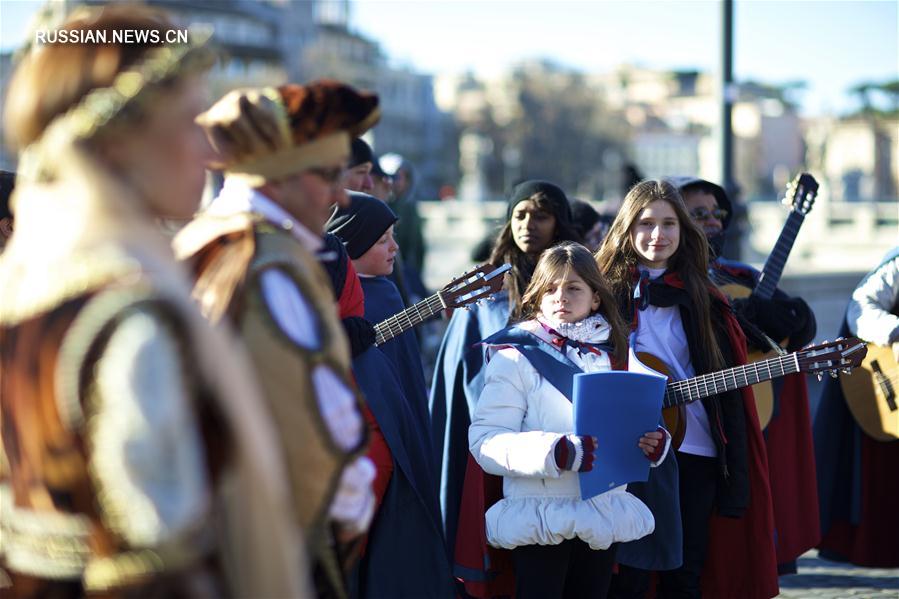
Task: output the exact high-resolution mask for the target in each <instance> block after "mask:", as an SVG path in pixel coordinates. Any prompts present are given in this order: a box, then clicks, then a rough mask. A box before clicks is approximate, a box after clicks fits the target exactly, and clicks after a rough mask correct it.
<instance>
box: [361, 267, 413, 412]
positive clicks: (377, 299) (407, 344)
mask: <svg viewBox="0 0 899 599" xmlns="http://www.w3.org/2000/svg"><path fill="white" fill-rule="evenodd" d="M360 280H361V282H362V292H363V293H364V294H365V319H366V320H368V321H369V322H371V323H373V324H378V323H379V322H381V321H383V320H385V319H387V318H390V317H391V316H393V315H394V314H397V313H399V312H402V311H403V310H405V309H406V306H404V305H403V298H402V297H401V296H400V292H399V290H398V289H397V287H396V285H394V284H393V281H391V280H390V279H388V278H387V277H360ZM378 349H380V350H381V351H382V352H383V353H384V355H385V356H387V358H388V359H389V360H390V361H391V363H393V366H394V368H396V371H397V374H399V377H400V384H401V385H402V387H403V392H404V393H405V396H406V399H407V400H408V402H409V404H410V406H411V408H412V411H413V412H414V413H415V416H416V417H417V418H420V420H421V422H427V421H428V387H427V385H426V384H425V374H424V370H423V368H422V363H421V348H420V347H419V345H418V338H417V337H416V336H415V331H414V330H411V329H410V330H408V331H406V332H404V333H402V334H400V335H397V336H396V337H394V338H393V339H391V340H390V341H388V342H387V343H384V344H383V345H379V346H378Z"/></svg>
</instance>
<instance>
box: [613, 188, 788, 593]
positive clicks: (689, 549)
mask: <svg viewBox="0 0 899 599" xmlns="http://www.w3.org/2000/svg"><path fill="white" fill-rule="evenodd" d="M596 260H597V263H598V264H599V267H600V269H601V270H602V271H603V273H604V274H605V276H606V277H607V278H608V280H609V283H610V285H611V287H612V291H613V293H614V294H615V296H616V300H617V302H618V306H619V309H620V310H621V314H622V316H623V317H624V318H625V319H627V320H628V321H629V322H630V325H631V330H632V331H633V334H634V342H633V343H632V345H633V348H634V350H635V351H636V352H644V353H650V354H653V355H655V356H656V357H658V358H659V359H660V360H661V361H662V362H665V363H666V364H667V365H668V367H669V369H670V371H671V372H670V376H671V378H673V379H676V380H679V379H686V378H690V377H693V376H695V375H698V374H704V373H708V372H713V371H716V370H720V369H723V368H727V367H730V366H734V365H738V364H744V363H745V360H746V340H745V337H744V336H743V334H742V331H741V329H740V327H739V325H738V324H737V322H736V319H735V318H734V316H733V313H732V310H731V307H730V305H729V304H728V302H727V299H726V298H725V297H724V296H723V295H722V294H721V293H720V292H719V291H718V289H717V288H716V287H715V285H714V284H713V283H712V282H711V280H710V279H709V275H708V270H707V268H708V244H707V242H706V239H705V235H704V234H703V232H702V230H700V229H699V227H698V226H697V225H696V224H695V223H694V222H693V221H692V219H691V218H690V216H689V214H688V213H687V209H686V207H685V205H684V201H683V199H682V198H681V196H680V193H679V192H678V190H677V188H675V187H674V186H673V185H671V184H670V183H668V182H666V181H643V182H641V183H638V184H637V185H635V186H634V187H633V188H632V189H631V190H630V191H629V192H628V194H627V196H626V197H625V199H624V203H623V205H622V207H621V210H620V211H619V213H618V216H617V217H616V218H615V221H614V222H613V223H612V227H611V229H610V230H609V234H608V235H607V237H606V239H605V241H604V242H603V245H602V246H601V247H600V249H599V252H598V253H597V256H596ZM685 412H686V413H685V421H686V433H685V435H684V438H683V441H682V443H681V444H680V447H679V449H678V451H676V452H675V457H676V460H666V461H665V462H664V463H663V464H662V466H660V467H659V468H656V469H654V470H653V471H652V472H651V473H650V476H649V480H648V481H647V482H646V483H642V484H635V485H630V486H629V490H630V491H631V492H633V493H634V494H635V495H637V496H638V497H640V498H641V499H642V500H643V501H644V502H645V503H646V504H647V505H648V506H649V508H650V509H651V510H652V511H653V515H654V516H655V519H656V529H655V532H654V533H653V534H651V535H649V536H647V537H644V538H642V539H640V540H638V541H634V542H632V543H625V544H624V545H622V546H621V547H620V549H619V552H618V561H619V564H620V566H619V573H618V575H617V576H616V577H615V579H614V581H613V583H612V591H611V594H610V596H612V597H644V596H645V594H646V592H647V590H648V587H649V582H650V573H649V571H650V570H657V571H659V572H658V575H659V576H658V585H657V588H656V594H657V596H659V597H699V596H701V595H706V596H708V597H750V598H751V597H766V598H767V597H772V596H774V595H776V594H777V564H776V560H775V557H774V538H773V533H774V520H773V514H772V507H771V491H770V487H769V483H768V476H767V472H768V468H767V455H766V453H765V446H764V441H763V439H762V434H761V431H760V429H759V422H758V415H757V414H756V409H755V402H754V400H753V397H752V392H751V390H750V389H749V388H745V389H743V390H742V391H732V392H728V393H722V394H719V395H716V396H712V397H711V398H708V399H705V400H703V401H702V402H695V403H692V404H689V405H687V406H686V410H685Z"/></svg>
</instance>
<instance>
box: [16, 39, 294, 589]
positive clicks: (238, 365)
mask: <svg viewBox="0 0 899 599" xmlns="http://www.w3.org/2000/svg"><path fill="white" fill-rule="evenodd" d="M147 54H148V57H147V59H146V60H145V61H143V62H140V63H137V64H136V66H134V67H133V68H132V69H129V70H127V71H123V72H122V73H120V74H119V75H118V76H117V77H116V78H115V80H114V82H113V84H112V85H111V86H110V87H106V88H96V89H94V90H92V91H91V92H90V93H89V94H88V95H87V96H86V97H85V98H83V99H82V101H81V102H80V103H79V104H77V105H76V106H75V107H73V108H72V109H71V110H69V112H67V113H66V114H65V115H61V116H59V117H57V118H56V119H54V121H53V122H52V123H51V124H50V125H49V126H48V127H47V128H46V129H45V131H44V136H43V137H42V138H41V139H40V140H38V141H37V142H35V143H33V144H32V145H31V146H29V148H28V149H27V151H26V152H24V153H23V156H22V170H21V171H20V179H19V185H18V186H17V188H16V191H15V195H14V196H13V200H12V201H13V206H14V212H15V216H16V234H15V235H14V236H13V237H12V239H11V241H10V243H9V245H8V246H7V247H6V249H5V251H4V253H3V255H2V256H0V289H2V290H3V293H2V294H0V418H2V421H0V425H2V441H3V445H4V449H5V453H6V455H7V458H8V462H9V470H8V472H7V473H6V474H5V475H4V476H5V477H6V481H7V482H8V483H9V490H10V493H8V494H7V495H6V496H5V497H0V501H4V504H3V508H4V509H2V510H0V528H2V543H3V553H4V554H5V555H4V556H3V559H4V564H3V565H4V567H5V568H6V569H7V570H8V572H9V574H10V576H11V578H12V583H13V584H12V590H11V592H12V596H34V595H36V594H41V593H49V594H50V595H52V596H82V595H83V594H85V593H87V594H90V593H97V592H102V593H105V594H110V595H122V594H129V593H130V594H136V595H140V596H153V595H156V596H172V594H173V593H178V594H188V595H197V594H207V595H209V594H211V595H219V594H221V593H227V594H229V595H234V596H283V597H288V596H289V597H306V596H309V594H310V592H309V588H310V585H309V581H308V578H307V562H306V558H305V546H304V543H303V542H302V536H301V533H300V530H299V528H298V527H297V526H296V525H295V523H294V518H293V514H292V512H291V510H290V507H291V506H290V505H289V503H288V500H289V496H290V492H289V489H288V488H287V485H286V482H285V481H286V479H287V475H286V468H285V465H284V463H283V458H282V456H281V452H280V451H279V449H278V448H277V446H276V445H275V444H274V442H273V441H272V439H273V438H274V436H275V432H274V431H275V428H274V424H273V423H272V421H271V418H270V416H269V414H268V413H267V412H266V411H265V410H260V409H259V403H260V402H261V399H259V396H260V391H259V389H258V388H257V386H256V383H255V379H254V377H253V375H252V371H251V369H250V367H249V364H248V361H247V359H246V356H244V355H243V354H242V353H241V350H240V347H239V346H237V345H236V344H235V343H234V341H233V339H232V338H231V337H230V336H229V335H228V333H227V332H226V331H224V330H215V329H211V328H210V327H209V325H208V323H207V322H206V321H205V320H204V319H203V318H202V316H201V315H200V314H199V311H198V310H197V309H196V306H195V304H194V303H193V301H192V300H191V298H190V295H189V292H190V283H189V282H188V280H187V277H186V276H185V273H183V272H182V271H181V269H180V267H179V266H178V264H177V263H176V262H175V260H174V257H173V256H172V253H171V249H170V248H169V247H168V245H167V243H166V241H165V239H164V238H163V237H162V235H161V234H160V233H159V231H157V230H155V228H154V227H153V217H152V215H151V214H150V213H149V212H148V211H147V209H146V205H145V201H146V199H145V198H142V197H140V195H139V194H138V193H136V191H135V189H133V188H132V187H131V186H129V185H128V184H127V182H126V181H124V180H123V179H122V178H120V177H121V175H120V174H116V173H113V172H112V171H111V170H109V168H108V165H107V164H106V163H104V162H102V161H100V160H98V159H97V157H96V155H95V154H94V153H93V152H92V150H91V148H90V144H89V141H90V139H91V138H92V137H93V136H94V135H95V134H98V133H99V132H100V131H101V130H108V129H107V128H110V127H113V126H115V125H116V123H117V119H118V115H119V114H120V113H121V112H122V111H123V108H125V107H126V106H128V107H130V108H134V107H135V106H140V105H144V106H146V104H145V103H146V102H147V99H148V98H153V97H155V96H154V93H155V91H158V89H154V88H157V84H163V85H161V86H160V88H164V87H165V85H164V84H165V83H168V82H171V81H172V80H173V79H175V78H176V77H178V76H179V74H183V73H184V72H185V71H186V70H189V69H192V68H194V67H197V66H198V63H197V61H196V60H194V59H196V58H197V57H198V56H200V54H201V53H197V52H193V51H192V49H191V47H187V48H175V47H162V48H160V49H158V50H153V51H150V52H148V53H147ZM200 62H203V61H200ZM204 64H207V65H208V60H206V61H205V62H204ZM150 104H152V103H150ZM124 112H129V111H127V110H126V111H124ZM131 113H132V114H133V110H132V111H131ZM157 435H158V436H157ZM210 572H218V573H220V574H221V578H220V579H218V580H216V578H215V577H212V576H209V575H207V574H208V573H210Z"/></svg>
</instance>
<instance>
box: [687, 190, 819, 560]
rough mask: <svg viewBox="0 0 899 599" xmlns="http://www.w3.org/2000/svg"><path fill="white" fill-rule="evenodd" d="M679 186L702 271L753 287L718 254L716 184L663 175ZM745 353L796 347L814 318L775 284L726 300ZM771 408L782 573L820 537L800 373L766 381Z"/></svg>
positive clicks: (769, 438) (721, 220)
mask: <svg viewBox="0 0 899 599" xmlns="http://www.w3.org/2000/svg"><path fill="white" fill-rule="evenodd" d="M669 180H670V181H671V182H672V183H673V184H674V185H675V186H677V187H678V189H679V190H680V192H681V194H682V195H683V198H684V204H685V205H686V206H687V210H688V211H689V212H690V217H691V218H692V219H693V222H695V223H696V224H697V225H698V226H699V227H700V228H701V229H702V230H703V232H704V233H705V235H706V238H707V239H708V240H709V245H710V248H711V256H712V260H711V262H710V264H709V275H710V276H711V278H712V280H713V281H714V282H715V283H716V284H718V285H720V286H723V285H734V284H735V285H740V286H742V287H745V288H747V289H749V290H752V289H755V287H756V285H757V284H758V282H759V275H760V274H761V273H760V272H759V271H757V270H756V269H754V268H752V267H751V266H749V265H748V264H743V263H741V262H736V261H734V260H728V259H726V258H723V257H722V256H721V251H722V249H723V247H724V239H725V236H726V234H727V230H728V227H729V226H730V223H731V220H732V219H733V209H732V206H731V202H730V199H729V198H728V197H727V194H726V193H725V191H724V188H723V187H721V186H720V185H716V184H714V183H712V182H710V181H705V180H703V179H698V178H695V177H673V178H671V179H669ZM732 304H733V307H734V310H735V312H736V315H737V320H738V322H739V323H740V326H741V328H742V329H743V332H744V333H745V334H746V339H747V343H748V347H749V350H750V351H759V352H762V353H765V352H769V351H772V349H773V348H772V345H771V343H772V341H769V340H773V342H780V341H781V340H783V339H787V340H788V341H787V347H786V349H787V350H788V351H796V350H798V349H800V348H802V347H803V346H805V345H806V344H808V343H809V342H811V341H812V339H814V337H815V331H816V323H815V315H814V313H812V310H811V308H809V306H808V304H807V303H805V301H803V300H802V299H801V298H798V297H796V298H794V297H790V296H788V295H787V294H785V293H784V292H783V291H781V290H780V289H777V290H776V291H775V294H774V297H772V298H771V299H762V298H760V297H756V296H750V297H746V298H737V299H733V300H732ZM771 386H772V388H773V401H774V408H773V414H772V417H771V421H770V423H769V424H768V426H767V427H766V428H765V445H766V447H767V451H768V477H769V480H770V483H771V500H772V503H773V506H774V521H775V526H776V530H777V534H776V536H775V540H776V544H777V563H778V570H779V572H780V573H781V574H785V573H795V572H796V563H795V562H796V559H797V558H798V557H799V556H800V555H802V554H803V553H805V552H806V551H808V550H809V549H811V548H812V547H814V546H815V545H816V544H817V542H818V540H819V539H820V531H819V526H818V497H817V489H816V483H815V459H814V446H813V443H812V428H811V415H810V411H809V399H808V385H807V383H806V377H805V375H804V374H801V373H798V374H791V375H788V376H785V377H783V378H777V379H774V380H772V381H771Z"/></svg>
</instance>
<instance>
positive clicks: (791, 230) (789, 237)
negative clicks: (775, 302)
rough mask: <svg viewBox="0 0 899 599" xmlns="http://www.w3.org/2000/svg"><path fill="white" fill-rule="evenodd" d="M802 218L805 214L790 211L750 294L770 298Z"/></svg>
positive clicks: (778, 280)
mask: <svg viewBox="0 0 899 599" xmlns="http://www.w3.org/2000/svg"><path fill="white" fill-rule="evenodd" d="M804 220H805V216H804V215H803V214H801V213H799V212H796V211H795V210H792V211H790V215H789V216H788V217H787V222H785V223H784V227H783V230H781V232H780V237H778V238H777V243H776V244H774V249H773V250H771V254H770V255H769V256H768V259H767V260H766V261H765V267H764V268H763V269H762V274H761V276H760V277H759V282H758V285H756V286H755V290H754V291H753V292H752V295H754V296H755V297H758V298H761V299H771V297H773V296H774V290H775V289H776V288H777V284H778V283H779V282H780V276H781V275H782V274H783V271H784V265H785V264H786V263H787V258H788V257H789V256H790V250H792V249H793V242H794V241H796V235H797V234H798V233H799V228H800V227H801V226H802V222H803V221H804Z"/></svg>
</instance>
